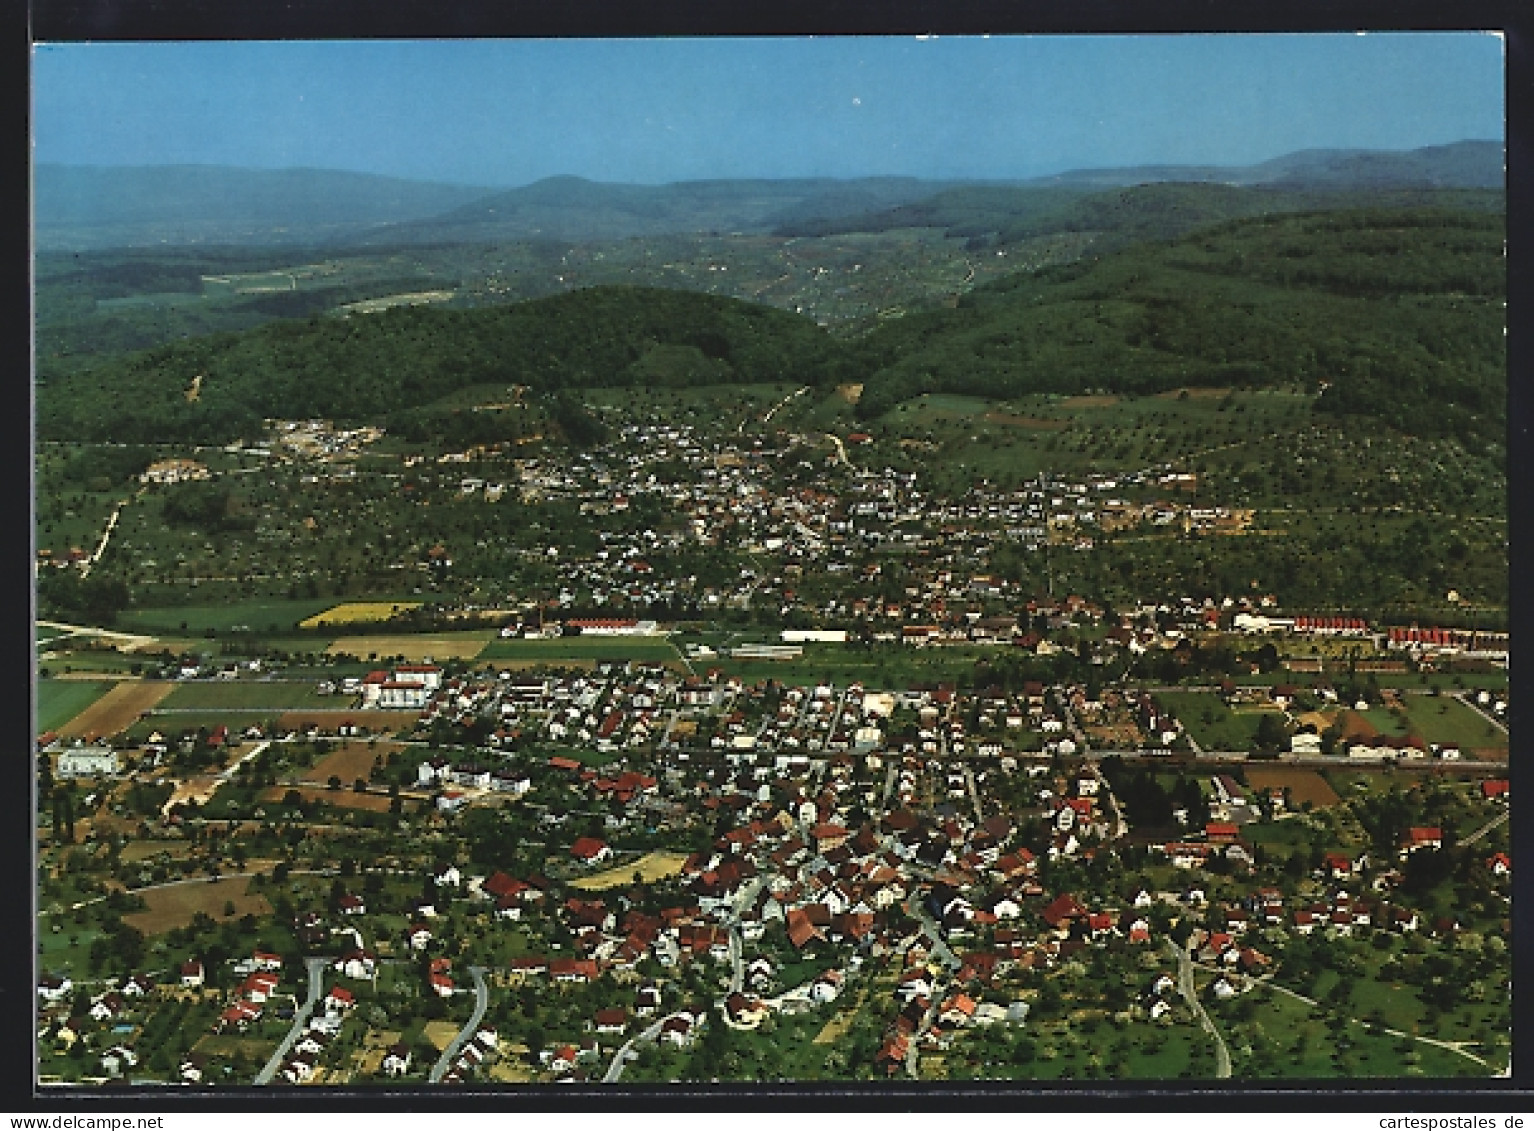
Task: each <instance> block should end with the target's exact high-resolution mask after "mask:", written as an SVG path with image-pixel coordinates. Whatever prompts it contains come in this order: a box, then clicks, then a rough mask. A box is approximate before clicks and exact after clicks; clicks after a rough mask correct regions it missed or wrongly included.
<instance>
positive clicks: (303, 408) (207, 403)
mask: <svg viewBox="0 0 1534 1131" xmlns="http://www.w3.org/2000/svg"><path fill="white" fill-rule="evenodd" d="M839 353H840V351H839V349H838V347H836V346H835V344H834V343H833V342H832V341H831V339H830V337H829V335H828V334H827V333H826V332H825V331H824V330H823V329H821V328H820V327H819V326H817V325H816V324H815V323H814V322H812V321H811V320H809V319H807V318H802V317H800V316H798V315H795V314H789V313H786V312H784V311H780V310H776V309H773V308H771V307H767V306H759V305H755V304H752V303H745V302H740V301H738V300H735V299H727V298H720V297H717V296H713V295H701V294H694V293H690V292H686V291H674V290H652V289H648V288H641V287H594V288H591V289H588V290H582V291H575V292H572V293H570V294H566V295H557V296H554V297H552V298H546V299H538V300H535V301H533V302H526V303H519V304H516V305H510V306H502V307H490V308H482V309H477V310H469V311H453V310H443V309H430V308H399V309H395V310H390V311H386V312H383V313H380V314H371V315H355V316H352V317H350V318H335V317H330V318H315V319H310V320H306V321H301V322H296V321H295V322H276V323H270V324H268V325H265V326H261V327H258V328H256V329H253V330H248V331H245V332H243V333H228V334H215V335H211V336H209V337H206V338H195V339H191V340H188V341H185V342H179V343H176V344H174V345H169V346H164V347H160V348H158V349H153V350H148V351H144V352H141V353H136V354H131V355H128V356H126V357H123V358H119V359H116V360H114V361H111V362H108V363H105V364H103V365H100V366H97V367H94V368H92V369H90V370H88V371H83V372H79V373H74V374H70V375H68V376H64V377H60V378H57V379H55V380H54V381H51V382H48V383H46V384H42V385H40V386H39V388H38V400H37V431H38V435H39V436H40V437H41V438H43V439H78V440H113V441H126V442H140V443H144V442H153V441H156V440H170V439H174V440H178V441H192V442H198V443H221V442H226V441H228V440H232V439H235V438H239V437H253V436H255V435H257V434H258V433H259V432H260V431H261V426H262V421H263V419H265V418H268V417H281V418H303V417H311V416H317V417H329V418H332V419H335V420H337V421H345V422H354V423H361V422H376V423H388V422H389V421H391V419H395V418H397V417H398V416H399V415H400V414H401V413H402V412H404V411H405V410H410V409H413V408H418V407H420V406H423V405H428V404H430V403H431V402H433V401H436V400H438V399H439V398H442V397H444V396H447V395H448V394H451V393H453V392H455V391H456V390H458V389H461V388H464V387H467V386H470V385H478V384H486V383H499V384H502V385H525V386H528V387H529V388H531V389H533V390H534V391H549V390H554V389H560V388H572V387H585V386H592V385H622V384H629V383H635V384H646V385H657V384H660V385H666V384H673V385H684V384H704V383H707V384H718V383H727V382H735V381H740V382H757V381H779V380H793V381H798V382H806V381H808V382H821V381H828V380H832V379H834V378H835V377H836V374H835V373H834V372H833V369H832V367H833V366H834V363H835V359H836V357H837V356H839ZM199 376H200V377H201V378H202V380H201V381H200V382H196V389H197V393H196V398H195V399H191V398H190V397H189V391H190V390H191V389H193V387H194V379H195V378H197V377H199Z"/></svg>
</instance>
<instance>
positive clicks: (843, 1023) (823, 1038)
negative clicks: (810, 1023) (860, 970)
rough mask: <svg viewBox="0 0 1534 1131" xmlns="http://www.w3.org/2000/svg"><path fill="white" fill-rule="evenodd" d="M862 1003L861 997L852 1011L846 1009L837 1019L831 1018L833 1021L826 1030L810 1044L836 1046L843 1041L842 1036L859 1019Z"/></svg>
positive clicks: (828, 1023)
mask: <svg viewBox="0 0 1534 1131" xmlns="http://www.w3.org/2000/svg"><path fill="white" fill-rule="evenodd" d="M862 1003H863V999H862V997H861V995H860V996H859V998H858V1000H857V1002H855V1003H854V1004H853V1007H852V1008H851V1009H844V1010H843V1011H842V1012H840V1013H838V1014H837V1015H836V1016H835V1017H833V1018H831V1020H829V1021H827V1022H826V1024H825V1028H823V1029H821V1030H820V1032H819V1033H817V1034H816V1035H815V1039H814V1040H812V1041H811V1042H810V1044H812V1045H834V1044H835V1043H836V1042H837V1041H839V1040H841V1038H842V1034H844V1033H845V1032H846V1031H847V1030H848V1029H850V1028H852V1022H853V1021H854V1020H856V1019H857V1015H858V1006H859V1005H861V1004H862Z"/></svg>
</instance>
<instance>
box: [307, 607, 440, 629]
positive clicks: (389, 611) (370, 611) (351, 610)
mask: <svg viewBox="0 0 1534 1131" xmlns="http://www.w3.org/2000/svg"><path fill="white" fill-rule="evenodd" d="M420 604H421V602H420V601H348V602H346V603H345V604H343V605H337V606H336V607H335V608H333V609H326V610H325V611H324V612H323V613H316V614H315V615H314V616H312V617H309V618H308V619H307V620H301V621H299V622H298V627H299V628H323V627H324V626H325V625H327V624H369V623H374V622H379V621H386V620H388V619H389V618H390V617H392V616H394V615H395V614H397V613H403V612H405V611H406V610H407V609H414V608H416V607H418V606H419V605H420Z"/></svg>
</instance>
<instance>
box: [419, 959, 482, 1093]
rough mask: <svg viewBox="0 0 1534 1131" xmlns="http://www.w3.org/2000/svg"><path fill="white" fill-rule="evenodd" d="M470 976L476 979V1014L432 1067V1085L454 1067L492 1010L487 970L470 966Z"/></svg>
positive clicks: (459, 1031) (470, 1016)
mask: <svg viewBox="0 0 1534 1131" xmlns="http://www.w3.org/2000/svg"><path fill="white" fill-rule="evenodd" d="M469 976H470V977H471V978H473V979H474V1012H473V1013H471V1014H469V1019H468V1020H467V1021H466V1022H464V1026H463V1028H462V1029H459V1030H458V1035H457V1036H456V1037H454V1038H453V1039H452V1040H451V1041H449V1042H448V1044H447V1048H445V1049H443V1050H442V1055H441V1056H439V1057H438V1058H437V1063H436V1064H435V1065H433V1066H432V1070H431V1076H430V1077H428V1081H429V1082H430V1083H432V1084H436V1083H440V1082H441V1080H442V1077H444V1076H446V1075H447V1070H448V1069H449V1068H451V1067H452V1066H453V1058H454V1057H455V1056H457V1055H458V1050H459V1049H461V1048H462V1047H463V1045H464V1042H465V1041H468V1040H470V1039H471V1038H472V1037H473V1036H474V1034H475V1033H476V1032H478V1031H479V1023H480V1022H481V1021H483V1020H484V1019H485V1010H486V1009H488V1008H490V987H489V986H487V985H486V984H485V968H484V967H483V966H470V967H469Z"/></svg>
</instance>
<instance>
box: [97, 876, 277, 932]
mask: <svg viewBox="0 0 1534 1131" xmlns="http://www.w3.org/2000/svg"><path fill="white" fill-rule="evenodd" d="M249 886H250V877H248V876H229V877H227V878H225V879H222V880H219V881H218V882H217V883H212V882H210V881H208V880H206V879H202V878H200V877H199V878H197V879H191V880H183V881H181V882H179V883H174V884H168V885H166V886H164V887H156V888H147V889H145V890H143V891H140V892H138V893H137V894H138V895H139V897H140V898H141V899H143V901H144V910H142V911H134V912H130V913H129V914H127V915H124V916H123V922H125V923H127V924H128V925H129V926H130V927H136V928H137V929H138V930H140V931H143V932H144V934H145V935H147V936H153V935H163V934H166V933H167V932H169V931H172V930H175V929H176V928H177V927H185V926H187V925H188V924H189V923H191V921H192V919H193V918H194V917H195V916H196V915H197V914H198V913H199V912H201V913H202V914H204V915H207V916H209V917H211V918H212V919H213V920H214V921H215V922H222V921H223V920H224V919H227V918H230V917H231V916H228V915H226V914H225V911H226V909H227V905H228V904H231V903H232V904H234V915H233V917H234V918H238V917H240V916H242V915H247V914H250V915H255V916H257V917H258V918H259V917H261V916H264V915H270V914H271V913H272V905H271V904H270V903H268V902H267V901H266V896H264V895H261V894H260V893H259V892H256V893H252V892H250V891H248V890H247V889H248V888H249Z"/></svg>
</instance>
